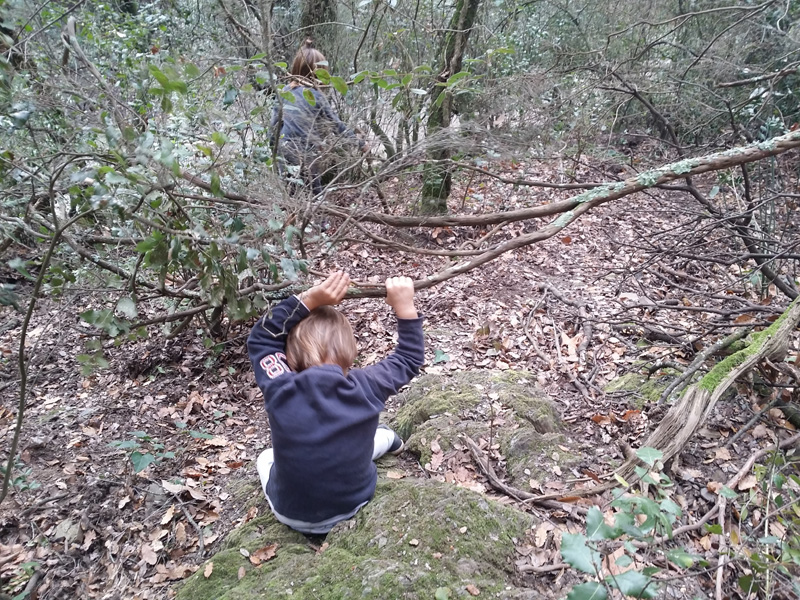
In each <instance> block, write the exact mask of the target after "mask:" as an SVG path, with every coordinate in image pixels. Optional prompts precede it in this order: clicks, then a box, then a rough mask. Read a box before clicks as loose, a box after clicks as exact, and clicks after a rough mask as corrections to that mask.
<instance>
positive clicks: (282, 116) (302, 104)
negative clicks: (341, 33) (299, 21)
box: [272, 40, 366, 195]
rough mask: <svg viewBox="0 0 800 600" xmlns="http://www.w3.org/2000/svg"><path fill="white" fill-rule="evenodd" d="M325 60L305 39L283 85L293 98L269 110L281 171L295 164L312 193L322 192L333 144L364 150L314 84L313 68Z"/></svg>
mask: <svg viewBox="0 0 800 600" xmlns="http://www.w3.org/2000/svg"><path fill="white" fill-rule="evenodd" d="M325 63H326V60H325V56H324V55H323V54H322V52H320V51H319V50H317V49H316V48H314V44H313V42H312V41H311V40H306V41H305V43H304V44H303V46H302V47H301V48H300V50H299V51H298V52H297V55H296V56H295V57H294V60H293V61H292V65H291V67H290V69H289V73H290V74H291V75H292V81H291V83H289V84H288V85H287V86H286V87H284V88H283V91H289V92H291V94H292V96H293V98H294V100H289V99H285V98H284V99H281V101H280V102H279V103H278V104H276V106H275V109H274V111H273V114H272V132H273V133H272V134H273V138H272V141H273V143H275V141H276V139H277V143H278V154H279V160H280V161H281V165H280V167H281V172H286V171H287V168H286V165H292V166H294V167H298V168H299V170H300V175H301V177H302V178H303V180H304V181H305V182H306V184H308V185H310V186H311V190H312V191H313V192H314V194H315V195H317V194H320V193H321V192H322V176H323V174H324V173H325V172H326V171H327V170H328V169H329V168H330V167H331V164H330V163H331V162H332V160H331V159H332V155H331V154H330V153H331V151H332V150H333V148H334V147H340V146H341V144H342V143H343V142H344V143H345V145H347V144H350V145H353V146H356V145H357V146H358V148H359V149H360V150H361V151H362V152H363V151H365V150H366V145H365V144H364V142H363V141H361V140H359V139H358V138H357V137H356V135H355V134H354V133H353V131H352V130H351V129H350V128H349V127H348V126H347V125H345V124H344V123H343V122H342V120H341V119H340V118H339V115H337V114H336V111H335V110H334V109H333V107H332V106H331V104H330V102H328V99H327V98H326V97H325V95H324V94H323V93H322V92H321V91H320V90H319V89H318V88H317V84H318V79H317V76H316V70H317V69H318V68H322V67H324V66H325ZM309 96H310V98H311V99H313V102H309V99H310V98H309Z"/></svg>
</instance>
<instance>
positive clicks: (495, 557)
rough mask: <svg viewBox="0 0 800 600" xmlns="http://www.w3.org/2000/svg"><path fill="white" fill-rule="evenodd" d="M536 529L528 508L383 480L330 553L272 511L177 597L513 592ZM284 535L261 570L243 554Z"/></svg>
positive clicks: (228, 599)
mask: <svg viewBox="0 0 800 600" xmlns="http://www.w3.org/2000/svg"><path fill="white" fill-rule="evenodd" d="M532 525H533V522H532V519H531V518H530V516H528V515H527V514H525V513H522V512H520V511H516V510H514V509H511V508H509V507H505V506H502V505H500V504H497V503H495V502H492V501H490V500H488V499H486V498H485V497H483V496H481V495H479V494H476V493H474V492H470V491H469V490H465V489H461V488H455V487H452V486H448V485H446V484H440V483H437V482H434V481H422V480H402V481H385V480H383V481H381V482H380V483H379V485H378V489H377V491H376V494H375V498H374V499H373V501H372V502H370V503H369V504H368V505H367V506H366V507H365V508H364V509H362V511H361V512H360V513H359V514H358V515H356V517H355V518H354V519H352V520H350V521H346V522H344V523H341V524H339V525H338V526H337V527H336V528H334V530H333V531H332V532H331V533H330V534H329V535H328V538H327V542H328V544H329V547H328V548H327V549H326V550H325V551H324V552H322V553H319V554H317V553H316V552H314V551H313V550H312V549H311V548H310V547H309V545H308V543H307V542H305V541H304V538H303V536H300V534H293V533H291V534H290V535H289V536H283V537H281V534H280V532H279V531H277V530H276V529H275V526H277V527H283V526H281V525H278V524H277V522H275V521H274V519H272V517H262V518H259V519H255V520H253V521H251V522H249V523H247V524H246V525H244V526H243V527H242V528H240V530H237V531H236V532H234V533H233V534H232V535H231V536H230V537H229V538H228V540H226V543H225V549H224V550H223V551H222V552H220V553H218V554H217V555H216V556H214V557H213V559H212V560H213V562H214V568H213V571H212V573H211V576H210V577H208V578H205V577H204V576H203V570H204V568H203V567H201V569H200V570H199V571H198V572H197V573H195V574H194V575H193V576H192V577H191V578H190V579H189V580H188V581H187V582H186V584H185V585H184V586H183V587H181V589H180V590H179V591H178V596H177V600H201V599H203V600H204V599H206V598H215V599H219V600H234V599H235V600H250V599H255V598H287V597H291V598H293V599H295V598H308V599H312V598H313V599H315V600H340V599H347V598H364V599H385V598H392V599H394V598H409V599H412V598H414V599H415V598H433V596H434V594H435V591H436V589H437V588H439V587H450V588H451V590H463V589H464V587H465V586H466V585H469V584H473V585H476V586H477V587H478V588H480V589H481V591H482V593H483V592H485V593H486V594H487V595H489V594H492V595H494V594H497V593H502V594H504V595H505V594H506V590H507V588H508V589H509V590H514V589H515V588H514V586H513V578H514V568H513V559H514V557H515V555H516V554H515V543H517V542H519V541H521V538H522V537H523V536H525V535H527V534H528V532H529V530H530V528H531V527H532ZM284 529H285V530H286V531H288V529H286V528H284ZM259 536H263V537H259ZM297 536H299V537H297ZM301 538H303V541H300V540H301ZM277 539H280V540H282V543H283V545H281V546H280V547H279V549H278V551H277V554H276V556H275V558H274V559H272V560H271V561H269V562H267V563H264V564H262V565H261V566H259V567H254V566H253V565H251V564H250V562H249V561H248V560H247V559H246V558H245V557H244V556H243V555H242V554H241V553H240V552H239V550H238V548H239V547H243V548H248V549H250V550H251V551H252V550H253V549H256V548H259V547H262V546H264V545H266V544H268V543H274V540H277ZM240 567H244V568H245V576H244V577H243V578H242V579H241V580H240V579H239V578H238V570H239V568H240ZM457 595H460V594H457Z"/></svg>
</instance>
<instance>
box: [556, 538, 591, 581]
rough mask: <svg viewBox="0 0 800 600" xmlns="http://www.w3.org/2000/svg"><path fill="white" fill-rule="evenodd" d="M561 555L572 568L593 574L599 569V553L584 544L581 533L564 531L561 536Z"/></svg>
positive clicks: (584, 540) (584, 539)
mask: <svg viewBox="0 0 800 600" xmlns="http://www.w3.org/2000/svg"><path fill="white" fill-rule="evenodd" d="M561 557H562V558H563V559H564V562H566V563H567V564H568V565H569V566H571V567H572V568H573V569H578V570H579V571H583V572H584V573H590V574H592V575H594V574H595V573H596V572H597V571H598V570H599V569H600V553H599V552H597V551H596V550H592V549H591V548H589V547H588V546H587V545H586V536H585V535H583V534H582V533H576V534H572V533H565V534H564V535H563V536H562V538H561Z"/></svg>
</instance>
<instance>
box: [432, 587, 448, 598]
mask: <svg viewBox="0 0 800 600" xmlns="http://www.w3.org/2000/svg"><path fill="white" fill-rule="evenodd" d="M433 600H450V588H446V587H440V588H436V592H434V594H433Z"/></svg>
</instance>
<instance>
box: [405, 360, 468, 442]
mask: <svg viewBox="0 0 800 600" xmlns="http://www.w3.org/2000/svg"><path fill="white" fill-rule="evenodd" d="M481 399H482V398H481V394H480V392H479V391H478V389H477V388H476V387H475V385H474V383H472V382H471V381H470V378H469V377H466V378H465V377H454V378H442V377H439V376H436V375H425V376H423V377H420V378H419V379H417V380H416V381H415V382H414V383H413V385H412V387H411V388H410V389H409V390H407V391H406V392H404V393H403V394H402V395H401V396H400V399H399V401H400V402H401V403H402V407H401V408H400V409H399V410H398V411H397V414H396V415H395V417H394V419H393V421H392V423H393V426H394V429H395V431H396V432H397V433H398V435H400V437H402V438H403V439H407V438H408V437H409V436H410V435H411V434H412V433H413V431H414V429H415V428H416V426H417V425H420V424H422V423H424V422H425V421H427V420H428V419H430V418H431V416H433V415H441V414H445V413H449V414H452V415H458V414H459V413H460V412H461V411H463V410H466V409H470V408H475V407H476V406H477V405H478V404H479V403H480V402H481Z"/></svg>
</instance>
